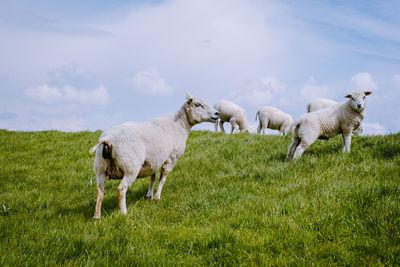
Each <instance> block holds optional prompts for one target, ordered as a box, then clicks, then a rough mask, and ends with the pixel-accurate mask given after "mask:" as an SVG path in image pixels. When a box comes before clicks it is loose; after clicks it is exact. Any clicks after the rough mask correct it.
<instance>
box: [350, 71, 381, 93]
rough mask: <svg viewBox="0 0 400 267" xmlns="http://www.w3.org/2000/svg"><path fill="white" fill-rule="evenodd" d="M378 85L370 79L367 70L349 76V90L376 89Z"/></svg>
mask: <svg viewBox="0 0 400 267" xmlns="http://www.w3.org/2000/svg"><path fill="white" fill-rule="evenodd" d="M377 89H378V86H377V85H376V83H375V81H374V80H373V79H372V76H371V74H369V73H368V72H360V73H358V74H356V75H354V76H353V78H351V82H350V90H351V91H361V90H372V91H374V90H377Z"/></svg>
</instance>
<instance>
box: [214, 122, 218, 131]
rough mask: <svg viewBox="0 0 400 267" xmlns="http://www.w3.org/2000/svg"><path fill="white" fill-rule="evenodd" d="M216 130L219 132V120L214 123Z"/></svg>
mask: <svg viewBox="0 0 400 267" xmlns="http://www.w3.org/2000/svg"><path fill="white" fill-rule="evenodd" d="M214 130H215V131H216V132H218V120H217V121H216V122H215V123H214Z"/></svg>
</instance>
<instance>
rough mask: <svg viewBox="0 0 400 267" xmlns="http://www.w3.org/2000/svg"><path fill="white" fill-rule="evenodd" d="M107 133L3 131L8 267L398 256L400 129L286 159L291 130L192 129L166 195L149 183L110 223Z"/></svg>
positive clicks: (140, 184)
mask: <svg viewBox="0 0 400 267" xmlns="http://www.w3.org/2000/svg"><path fill="white" fill-rule="evenodd" d="M99 135H100V132H80V133H63V132H56V131H49V132H9V131H5V130H1V131H0V137H1V140H2V142H0V152H1V153H0V229H1V230H0V242H1V244H2V245H1V246H0V265H37V264H41V265H42V264H50V263H52V264H59V265H61V264H79V265H81V264H87V265H97V264H111V265H123V264H127V263H136V264H141V265H143V264H145V265H150V264H152V265H155V264H159V263H164V264H168V265H172V264H185V265H192V264H197V265H210V264H212V265H215V264H218V265H221V264H237V263H246V264H253V265H255V264H257V265H264V264H276V265H283V264H291V263H297V264H304V265H309V264H310V263H317V264H331V265H335V264H337V265H344V264H351V265H358V264H389V265H392V264H394V265H399V264H400V256H399V255H400V219H399V218H400V134H395V135H388V136H383V137H382V136H374V137H355V138H353V143H352V152H351V153H350V154H342V153H341V152H340V147H341V138H340V137H336V138H334V139H332V140H330V141H317V142H316V143H315V144H313V145H312V147H311V148H310V149H309V150H307V151H306V152H305V154H304V156H303V157H302V158H301V159H299V160H297V161H293V162H288V163H287V162H284V157H285V154H286V150H287V147H288V145H289V143H290V138H289V137H280V136H257V135H249V134H235V135H226V134H221V133H210V132H197V131H195V132H192V133H191V134H190V137H189V140H188V145H187V148H186V152H185V154H184V156H183V157H182V158H181V160H180V161H179V162H178V164H177V165H176V167H175V169H174V170H173V171H172V172H171V173H170V175H169V176H168V178H167V182H166V184H165V186H164V189H163V195H162V199H161V200H160V201H158V202H155V201H147V200H146V199H145V196H146V192H147V188H148V184H149V179H148V178H145V179H138V180H137V181H135V183H134V184H133V185H132V187H131V189H130V190H129V191H128V194H127V207H128V215H126V216H123V215H120V214H119V212H118V204H117V194H116V188H117V186H118V183H119V182H118V181H107V182H106V193H105V198H104V202H103V210H102V212H103V214H102V215H103V219H102V220H101V221H94V220H93V219H92V216H93V213H94V207H95V201H96V181H95V177H94V174H93V172H92V164H93V159H94V156H93V155H89V153H88V151H89V149H90V147H91V146H93V145H94V144H95V143H96V141H97V138H98V136H99Z"/></svg>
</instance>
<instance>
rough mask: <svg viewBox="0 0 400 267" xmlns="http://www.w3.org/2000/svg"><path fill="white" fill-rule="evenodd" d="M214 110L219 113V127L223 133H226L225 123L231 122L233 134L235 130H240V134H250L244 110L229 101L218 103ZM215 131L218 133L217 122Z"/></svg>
mask: <svg viewBox="0 0 400 267" xmlns="http://www.w3.org/2000/svg"><path fill="white" fill-rule="evenodd" d="M214 108H215V109H216V110H218V111H219V114H220V120H219V127H220V128H221V131H222V132H225V129H224V122H229V123H230V124H231V125H232V128H231V134H232V133H233V130H235V129H236V130H240V132H249V125H248V122H247V118H246V112H245V111H244V109H242V108H241V107H239V106H238V105H236V104H235V103H232V102H230V101H227V100H220V101H218V102H217V103H216V104H215V105H214ZM215 131H216V132H217V131H218V122H215Z"/></svg>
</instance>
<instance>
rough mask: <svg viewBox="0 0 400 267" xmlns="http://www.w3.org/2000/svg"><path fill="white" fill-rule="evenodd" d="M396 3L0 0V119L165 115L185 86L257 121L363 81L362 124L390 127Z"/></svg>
mask: <svg viewBox="0 0 400 267" xmlns="http://www.w3.org/2000/svg"><path fill="white" fill-rule="evenodd" d="M398 14H400V1H397V0H387V1H386V0H359V1H357V0H354V1H346V0H335V1H314V0H281V1H268V0H264V1H261V0H166V1H163V0H158V1H157V0H149V1H145V0H138V1H127V0H118V1H116V0H113V1H106V0H87V1H78V0H69V1H52V0H35V1H30V0H15V1H4V0H0V36H1V41H0V90H1V93H2V94H1V98H0V128H5V129H10V130H35V131H36V130H49V129H58V130H63V131H80V130H97V129H106V128H108V127H110V126H112V125H116V124H119V123H121V122H124V121H128V120H138V121H145V120H148V119H150V118H152V117H158V116H165V115H171V114H173V113H175V111H176V110H178V108H179V107H180V106H181V105H182V104H183V102H184V98H185V92H186V91H188V92H190V93H191V94H192V95H194V96H197V97H201V98H203V99H204V100H205V101H206V102H208V103H209V104H214V103H215V102H216V101H217V100H219V99H222V98H224V99H228V100H231V101H234V102H236V103H237V104H239V105H241V106H242V107H244V109H245V110H246V112H247V118H248V120H249V122H251V123H252V124H253V125H254V124H255V121H254V117H255V113H256V111H257V109H258V108H260V107H261V106H265V105H272V106H276V107H278V108H280V109H282V110H284V111H285V112H288V113H290V114H291V115H292V116H293V117H294V118H297V117H299V116H300V115H302V114H303V113H305V110H306V108H305V107H306V104H307V101H309V100H310V99H311V98H314V97H327V98H331V99H333V100H336V101H344V95H345V94H347V93H349V92H351V91H355V90H371V91H373V94H372V95H371V96H369V97H368V106H367V115H366V118H365V120H364V122H365V129H366V132H367V133H369V134H386V133H397V132H399V131H400V105H399V104H398V102H399V98H400V16H399V15H398ZM206 124H208V125H206ZM209 126H211V125H209V123H205V124H203V126H202V127H205V128H207V127H209ZM199 127H200V126H199ZM199 129H201V127H200V128H199ZM228 129H229V127H228Z"/></svg>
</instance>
